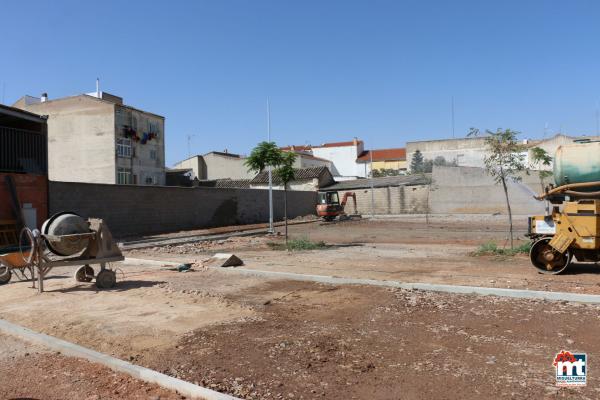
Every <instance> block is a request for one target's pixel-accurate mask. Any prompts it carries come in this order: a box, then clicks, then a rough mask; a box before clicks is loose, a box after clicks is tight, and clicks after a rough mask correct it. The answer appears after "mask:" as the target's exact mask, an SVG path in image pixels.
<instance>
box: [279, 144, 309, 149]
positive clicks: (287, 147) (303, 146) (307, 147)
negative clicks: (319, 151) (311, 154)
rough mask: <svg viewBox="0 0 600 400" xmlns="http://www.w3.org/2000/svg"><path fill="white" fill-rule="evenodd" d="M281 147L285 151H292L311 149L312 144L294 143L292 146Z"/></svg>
mask: <svg viewBox="0 0 600 400" xmlns="http://www.w3.org/2000/svg"><path fill="white" fill-rule="evenodd" d="M279 149H280V150H283V151H290V150H293V151H310V149H311V146H310V144H306V145H304V144H300V145H296V144H293V145H291V146H284V147H280V148H279Z"/></svg>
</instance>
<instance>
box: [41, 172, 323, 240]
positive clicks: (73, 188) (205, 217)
mask: <svg viewBox="0 0 600 400" xmlns="http://www.w3.org/2000/svg"><path fill="white" fill-rule="evenodd" d="M49 195H50V196H49V197H50V205H49V209H50V213H51V214H53V213H56V212H60V211H74V212H76V213H78V214H80V215H82V216H84V217H98V218H103V219H104V220H105V221H106V222H107V223H108V226H109V228H110V230H111V231H112V233H113V234H114V235H115V236H117V237H123V236H129V235H146V234H152V233H162V232H173V231H178V230H186V229H198V228H208V227H217V226H227V225H239V224H252V223H261V222H268V219H269V205H268V191H267V190H261V189H221V188H205V187H199V188H182V187H166V186H136V185H105V184H88V183H74V182H54V181H52V182H50V184H49ZM316 201H317V199H316V192H292V191H290V192H288V216H289V217H290V218H294V217H297V216H303V215H308V214H314V213H315V205H316ZM273 203H274V215H275V219H276V220H281V219H283V191H274V192H273Z"/></svg>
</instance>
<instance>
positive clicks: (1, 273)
mask: <svg viewBox="0 0 600 400" xmlns="http://www.w3.org/2000/svg"><path fill="white" fill-rule="evenodd" d="M11 278H12V272H11V270H10V268H8V267H5V266H4V265H2V264H0V285H4V284H7V283H8V282H10V279H11Z"/></svg>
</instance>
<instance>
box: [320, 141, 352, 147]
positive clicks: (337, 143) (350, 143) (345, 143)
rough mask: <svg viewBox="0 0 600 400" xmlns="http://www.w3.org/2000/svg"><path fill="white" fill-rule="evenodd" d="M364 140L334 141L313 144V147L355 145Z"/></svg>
mask: <svg viewBox="0 0 600 400" xmlns="http://www.w3.org/2000/svg"><path fill="white" fill-rule="evenodd" d="M362 142H363V141H362V140H357V141H356V142H355V141H354V140H351V141H349V142H333V143H323V144H322V145H320V146H312V147H346V146H355V145H357V144H362Z"/></svg>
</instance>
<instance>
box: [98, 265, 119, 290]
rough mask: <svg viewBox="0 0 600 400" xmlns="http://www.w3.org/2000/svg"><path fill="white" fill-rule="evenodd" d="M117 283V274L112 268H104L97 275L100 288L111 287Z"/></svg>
mask: <svg viewBox="0 0 600 400" xmlns="http://www.w3.org/2000/svg"><path fill="white" fill-rule="evenodd" d="M116 283H117V274H116V273H115V271H111V270H110V269H104V270H102V271H100V272H98V275H96V286H97V287H98V289H110V288H112V287H114V286H115V285H116Z"/></svg>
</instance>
